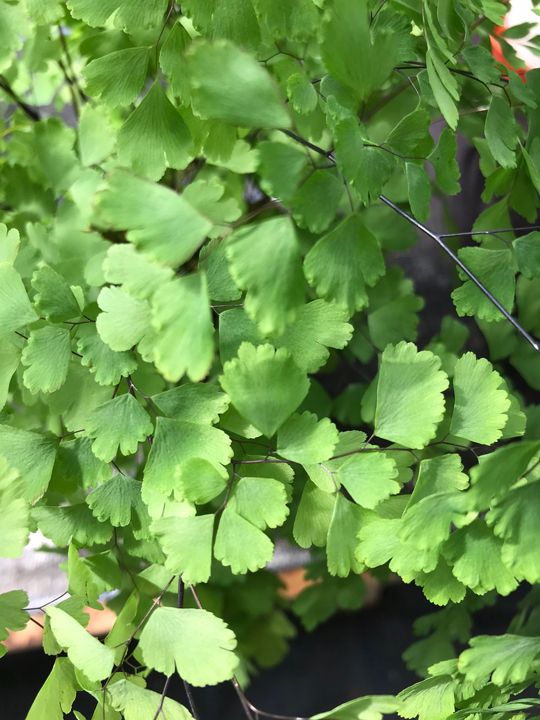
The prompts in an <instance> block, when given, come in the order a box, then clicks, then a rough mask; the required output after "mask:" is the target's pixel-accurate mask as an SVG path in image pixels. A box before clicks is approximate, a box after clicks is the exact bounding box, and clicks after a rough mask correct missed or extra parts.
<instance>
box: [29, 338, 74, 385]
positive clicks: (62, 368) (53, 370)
mask: <svg viewBox="0 0 540 720" xmlns="http://www.w3.org/2000/svg"><path fill="white" fill-rule="evenodd" d="M70 344H71V339H70V335H69V330H67V329H65V328H61V327H49V326H47V327H44V328H41V329H39V330H34V331H33V332H31V333H30V336H29V338H28V344H27V345H26V347H25V348H24V350H23V353H22V356H21V362H22V364H23V365H26V367H27V369H26V370H25V371H24V375H23V380H24V384H25V385H26V387H27V388H28V389H29V390H30V392H31V393H32V394H34V395H35V394H36V393H38V392H40V391H41V392H45V393H51V392H54V391H55V390H58V388H60V387H62V385H63V384H64V383H65V381H66V378H67V374H68V369H69V363H70V361H71V348H70Z"/></svg>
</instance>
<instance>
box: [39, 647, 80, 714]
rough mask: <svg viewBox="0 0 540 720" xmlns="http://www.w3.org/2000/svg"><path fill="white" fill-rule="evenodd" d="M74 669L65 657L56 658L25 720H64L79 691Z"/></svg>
mask: <svg viewBox="0 0 540 720" xmlns="http://www.w3.org/2000/svg"><path fill="white" fill-rule="evenodd" d="M79 687H80V686H79V683H78V682H77V679H76V677H75V668H74V667H73V665H72V664H71V662H70V661H69V660H68V658H66V657H59V658H56V660H55V661H54V665H53V669H52V670H51V673H50V675H49V677H48V678H47V679H46V680H45V683H44V685H43V687H42V688H41V690H40V691H39V693H38V694H37V695H36V698H35V700H34V702H33V703H32V707H31V708H30V710H29V712H28V715H27V716H26V720H43V718H47V720H64V716H65V715H67V714H68V713H69V712H70V710H71V707H72V705H73V702H74V701H75V697H76V695H77V690H78V689H79Z"/></svg>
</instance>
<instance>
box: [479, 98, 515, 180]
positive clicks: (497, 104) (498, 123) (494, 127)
mask: <svg viewBox="0 0 540 720" xmlns="http://www.w3.org/2000/svg"><path fill="white" fill-rule="evenodd" d="M485 134H486V140H487V142H488V145H489V149H490V150H491V154H492V155H493V157H494V158H495V160H496V161H497V162H498V163H499V164H500V165H502V167H504V168H514V167H516V154H515V152H514V148H515V147H516V145H517V142H518V135H517V124H516V120H515V118H514V114H513V112H512V110H511V108H510V106H509V104H508V102H507V101H506V100H505V99H504V98H502V97H500V96H498V95H493V97H492V98H491V103H490V106H489V110H488V113H487V116H486V126H485Z"/></svg>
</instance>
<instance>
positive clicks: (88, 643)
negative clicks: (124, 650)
mask: <svg viewBox="0 0 540 720" xmlns="http://www.w3.org/2000/svg"><path fill="white" fill-rule="evenodd" d="M47 615H48V616H49V618H50V621H51V629H52V631H53V634H54V637H55V639H56V641H57V642H58V644H59V645H60V647H62V648H63V649H64V650H66V652H67V654H68V658H69V659H70V660H71V662H72V663H73V665H74V666H75V667H76V668H78V669H79V670H81V671H82V672H83V673H84V674H85V675H86V677H87V678H88V679H89V680H103V679H104V678H106V677H108V676H109V675H110V674H111V671H112V669H113V664H114V650H113V648H109V647H106V646H105V645H103V644H102V643H100V642H99V640H96V638H94V637H92V635H90V633H88V632H87V631H86V630H85V629H84V628H83V627H81V626H80V625H79V623H78V622H77V620H75V619H74V618H72V617H71V616H70V615H68V614H67V612H65V611H64V610H61V609H60V608H59V607H52V606H51V605H49V606H48V607H47Z"/></svg>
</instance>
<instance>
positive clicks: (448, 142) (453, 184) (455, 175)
mask: <svg viewBox="0 0 540 720" xmlns="http://www.w3.org/2000/svg"><path fill="white" fill-rule="evenodd" d="M473 47H479V46H478V45H474V46H473ZM481 49H482V50H483V49H484V48H481ZM490 57H491V55H490ZM456 152H457V138H456V134H455V133H454V132H452V130H451V129H450V128H444V130H443V131H442V133H441V134H440V136H439V141H438V143H437V147H436V148H435V149H434V150H433V151H432V153H431V154H430V155H429V156H428V160H429V161H430V162H431V164H432V165H433V169H434V170H435V177H436V179H437V185H438V186H439V188H440V189H441V190H442V191H443V192H445V193H447V194H448V195H456V194H457V193H458V192H459V191H460V189H461V187H460V185H459V182H458V180H459V178H460V172H459V166H458V163H457V160H456Z"/></svg>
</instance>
